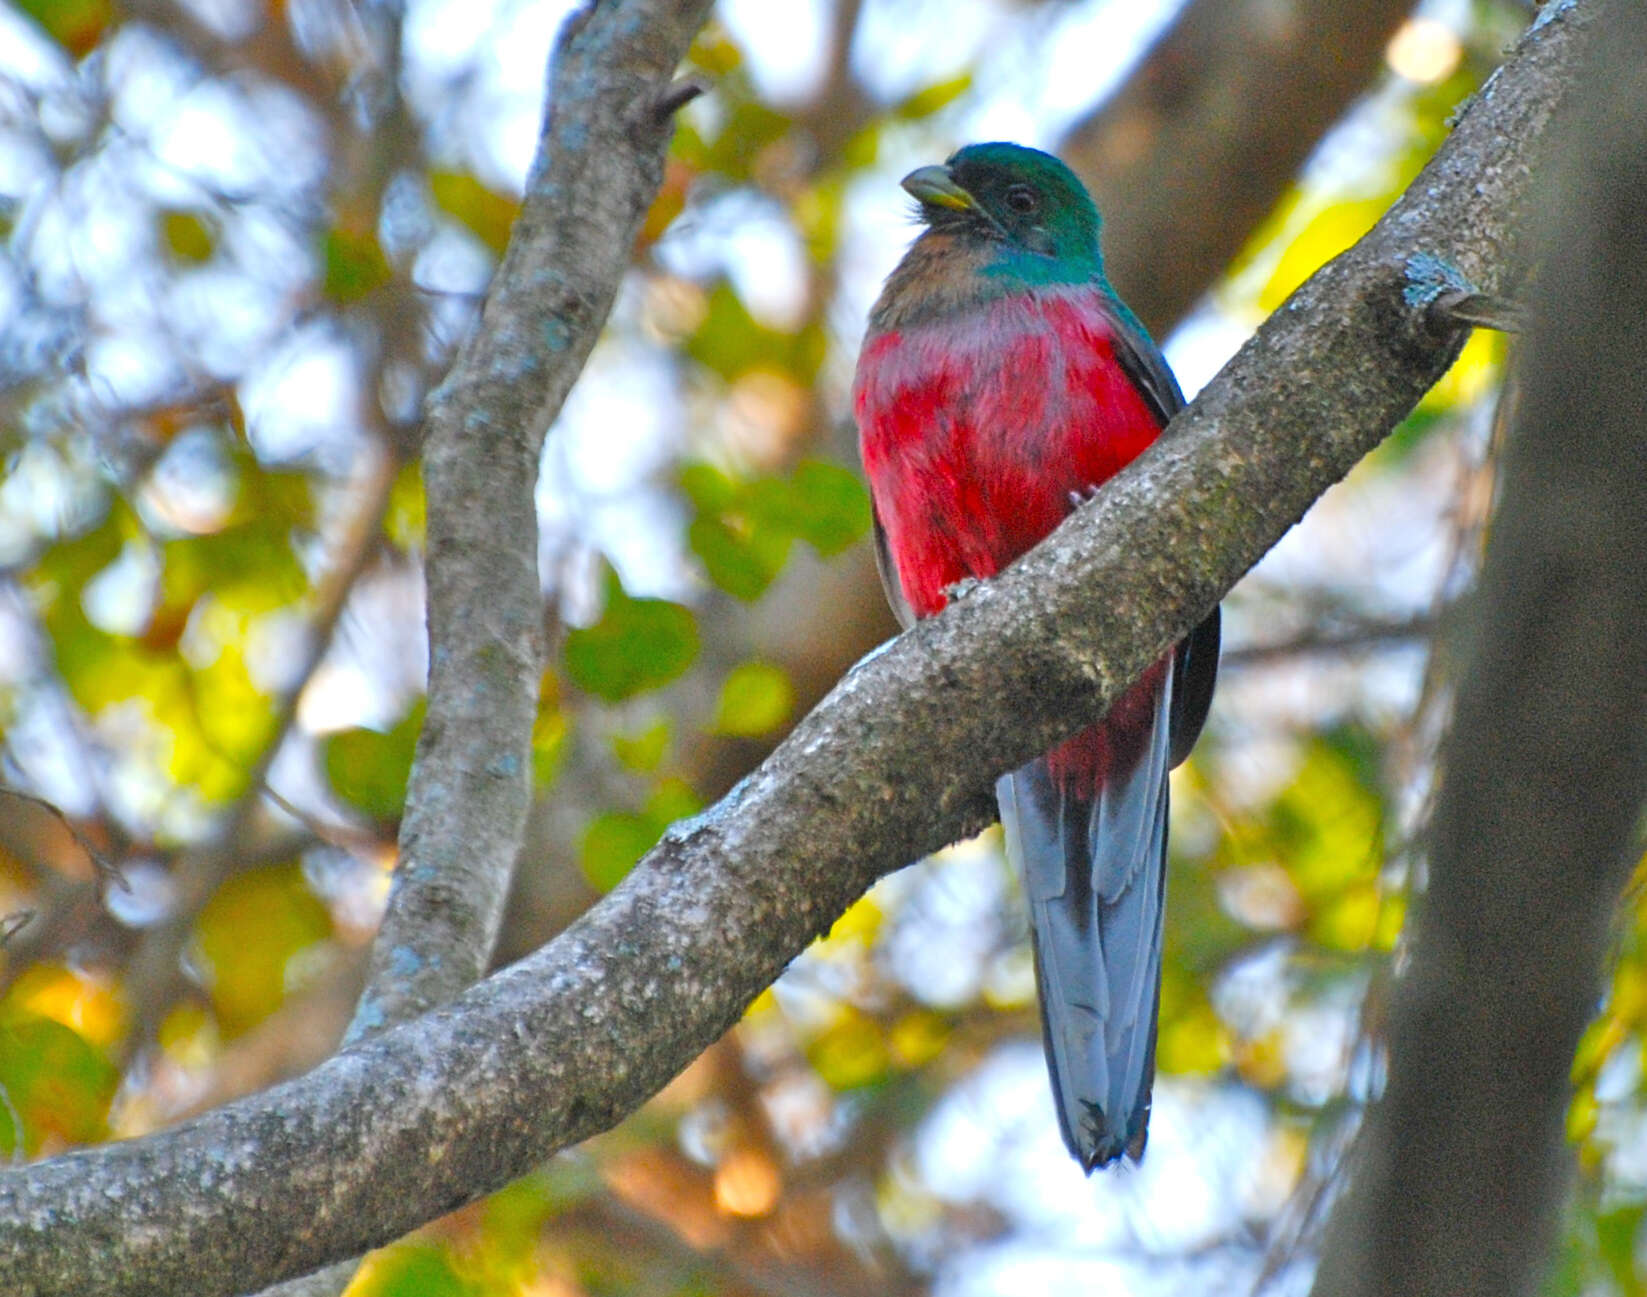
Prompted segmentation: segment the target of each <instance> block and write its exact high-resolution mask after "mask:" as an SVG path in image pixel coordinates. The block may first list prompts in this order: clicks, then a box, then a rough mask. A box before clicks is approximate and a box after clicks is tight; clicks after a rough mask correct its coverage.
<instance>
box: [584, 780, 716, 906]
mask: <svg viewBox="0 0 1647 1297" xmlns="http://www.w3.org/2000/svg"><path fill="white" fill-rule="evenodd" d="M702 809H703V803H702V801H700V800H699V798H698V795H697V794H696V793H695V792H693V791H692V787H691V785H689V784H688V783H686V781H685V780H682V779H660V780H659V781H658V783H657V785H656V786H655V787H654V788H653V790H652V794H651V796H650V797H648V798H647V799H646V805H644V806H643V807H641V809H640V810H638V811H603V812H602V813H601V814H599V815H597V816H595V818H594V819H592V820H590V821H589V827H588V828H586V829H585V830H584V831H583V840H582V842H581V843H580V844H579V850H578V856H579V863H580V864H581V866H582V868H583V875H584V877H585V878H587V879H588V880H589V884H590V886H592V887H595V888H597V889H598V890H600V891H603V892H608V891H611V890H612V888H614V887H616V886H617V885H618V884H619V883H620V882H622V881H623V878H624V875H626V874H627V873H628V872H629V871H630V870H631V869H633V868H634V867H635V863H636V862H637V861H638V860H639V859H640V858H641V857H642V856H644V855H645V854H646V853H647V852H648V851H650V850H651V849H652V848H653V847H654V846H656V845H657V841H658V839H659V838H661V837H662V836H663V834H664V830H666V829H667V828H668V827H669V826H670V825H671V824H673V823H674V822H675V821H676V820H679V819H684V818H685V817H686V816H688V815H696V814H697V813H698V812H699V811H700V810H702Z"/></svg>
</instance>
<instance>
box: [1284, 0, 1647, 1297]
mask: <svg viewBox="0 0 1647 1297" xmlns="http://www.w3.org/2000/svg"><path fill="white" fill-rule="evenodd" d="M1586 43H1588V42H1586ZM1576 84H1577V85H1579V86H1582V87H1585V88H1586V93H1587V98H1588V99H1589V103H1588V105H1587V107H1586V110H1585V111H1582V112H1580V113H1575V114H1574V120H1572V121H1571V123H1570V125H1568V124H1567V123H1564V127H1565V129H1563V131H1562V132H1561V136H1560V142H1559V144H1557V145H1555V146H1553V147H1552V149H1551V155H1552V157H1555V158H1559V159H1560V160H1561V164H1560V165H1559V166H1557V167H1555V168H1553V170H1554V171H1555V175H1554V176H1552V178H1551V182H1550V185H1549V188H1548V192H1547V194H1546V195H1545V197H1546V198H1547V199H1548V200H1549V202H1548V205H1547V208H1546V211H1545V216H1546V220H1545V221H1544V234H1545V238H1544V241H1543V247H1542V252H1543V256H1542V257H1541V259H1540V263H1541V265H1542V270H1541V272H1540V275H1539V283H1538V284H1537V286H1536V287H1537V292H1536V295H1535V296H1534V299H1533V307H1534V311H1533V319H1534V323H1533V326H1532V333H1531V336H1530V338H1529V341H1528V345H1527V350H1526V353H1525V360H1524V364H1523V365H1522V366H1521V372H1522V376H1521V380H1520V381H1521V400H1520V403H1519V409H1518V413H1517V418H1516V421H1515V426H1514V428H1513V430H1512V432H1511V435H1510V438H1509V441H1508V443H1507V446H1506V449H1505V455H1504V472H1503V494H1502V497H1501V500H1500V504H1499V508H1498V513H1497V517H1496V519H1495V521H1494V524H1493V529H1492V543H1491V545H1490V546H1489V548H1488V550H1487V557H1486V563H1485V566H1484V567H1483V569H1482V573H1481V581H1480V587H1479V592H1478V594H1477V596H1476V598H1475V599H1474V600H1472V603H1471V607H1470V610H1469V612H1470V614H1471V615H1473V616H1474V617H1475V618H1476V619H1477V625H1476V626H1475V628H1474V631H1475V633H1474V634H1473V635H1471V636H1470V637H1469V638H1470V640H1471V642H1472V643H1473V644H1474V646H1475V647H1474V651H1473V653H1471V654H1470V656H1469V660H1468V662H1467V663H1466V665H1465V666H1464V668H1463V670H1462V672H1461V674H1460V678H1459V686H1458V701H1457V705H1456V711H1455V719H1454V724H1453V729H1452V733H1451V735H1450V736H1449V738H1448V740H1447V743H1446V746H1445V749H1444V751H1443V757H1442V767H1443V770H1444V774H1443V777H1442V783H1441V791H1440V796H1439V798H1438V801H1437V804H1436V811H1435V820H1434V826H1433V830H1432V841H1431V850H1430V882H1429V888H1428V891H1427V892H1426V893H1425V895H1424V896H1423V898H1422V900H1421V902H1420V904H1419V907H1418V909H1417V910H1416V912H1415V914H1414V920H1413V925H1412V932H1413V935H1412V938H1411V946H1410V950H1411V958H1410V960H1409V961H1408V964H1407V971H1406V973H1405V975H1404V976H1403V977H1402V978H1401V980H1400V982H1399V983H1398V986H1397V990H1396V994H1395V997H1394V1003H1393V1009H1392V1014H1391V1039H1390V1073H1389V1084H1388V1089H1387V1091H1386V1093H1385V1096H1384V1099H1383V1101H1382V1102H1381V1103H1379V1104H1378V1105H1376V1106H1375V1108H1374V1109H1373V1111H1372V1113H1371V1114H1370V1116H1369V1118H1368V1121H1367V1125H1366V1128H1365V1130H1364V1131H1363V1134H1362V1138H1361V1140H1360V1143H1359V1147H1358V1155H1357V1160H1356V1161H1355V1162H1354V1163H1353V1164H1352V1166H1353V1169H1352V1182H1353V1185H1354V1187H1353V1189H1352V1191H1351V1193H1350V1194H1349V1195H1348V1196H1347V1197H1346V1198H1345V1199H1344V1200H1343V1202H1342V1205H1341V1208H1340V1210H1339V1211H1338V1212H1337V1213H1336V1214H1335V1218H1334V1223H1333V1226H1332V1228H1331V1229H1330V1231H1329V1235H1328V1238H1329V1249H1328V1252H1327V1254H1326V1256H1325V1258H1324V1260H1323V1263H1322V1266H1321V1270H1320V1274H1319V1276H1318V1279H1317V1282H1316V1287H1315V1291H1316V1293H1318V1294H1332V1297H1372V1295H1373V1294H1396V1293H1400V1294H1403V1295H1404V1297H1426V1295H1429V1294H1434V1295H1435V1297H1440V1295H1441V1294H1446V1295H1447V1297H1489V1295H1490V1297H1516V1295H1517V1294H1524V1293H1531V1292H1534V1291H1536V1290H1537V1289H1538V1288H1539V1280H1540V1279H1541V1277H1542V1271H1543V1268H1544V1264H1545V1260H1546V1257H1547V1256H1548V1252H1549V1245H1550V1243H1551V1241H1552V1239H1553V1237H1554V1234H1555V1230H1556V1227H1557V1225H1558V1224H1559V1220H1560V1212H1561V1207H1562V1202H1563V1199H1564V1198H1565V1191H1566V1187H1567V1177H1568V1175H1569V1173H1570V1166H1571V1159H1570V1154H1569V1152H1568V1150H1567V1147H1566V1140H1565V1138H1564V1136H1563V1117H1564V1115H1565V1112H1566V1107H1567V1103H1568V1101H1569V1098H1570V1094H1571V1086H1570V1082H1569V1078H1568V1072H1569V1068H1570V1067H1571V1065H1572V1059H1573V1051H1574V1049H1575V1047H1576V1046H1577V1044H1578V1039H1579V1034H1580V1032H1581V1031H1582V1030H1583V1027H1584V1024H1585V1023H1586V1022H1587V1021H1588V1020H1589V1018H1590V1016H1591V1015H1592V1013H1593V1012H1594V1008H1595V1002H1596V997H1597V994H1598V993H1599V989H1600V987H1601V986H1602V984H1603V980H1602V975H1601V968H1602V961H1603V957H1604V954H1605V951H1606V947H1607V943H1608V936H1609V928H1610V921H1611V919H1612V917H1613V915H1614V914H1615V912H1616V907H1617V904H1618V898H1619V893H1620V891H1621V890H1622V888H1623V887H1624V884H1625V881H1626V879H1627V878H1628V876H1629V872H1630V867H1631V865H1632V864H1633V863H1634V860H1635V858H1636V857H1637V855H1638V854H1639V851H1640V847H1639V844H1638V843H1637V842H1636V838H1635V825H1636V823H1637V817H1638V815H1639V813H1640V811H1641V807H1642V804H1643V801H1644V800H1647V637H1644V636H1643V635H1642V626H1643V623H1644V622H1647V566H1644V565H1643V562H1642V555H1643V554H1647V508H1644V507H1643V504H1644V502H1643V495H1642V476H1641V465H1642V464H1643V463H1644V462H1647V424H1644V423H1643V411H1647V369H1644V368H1643V365H1642V357H1643V354H1644V352H1647V244H1644V243H1643V241H1642V230H1643V229H1647V11H1644V10H1643V9H1642V7H1641V6H1640V5H1639V4H1636V3H1630V2H1628V0H1609V3H1608V4H1607V5H1606V6H1605V7H1604V8H1603V9H1602V11H1601V16H1600V17H1598V20H1597V22H1596V24H1595V41H1594V52H1593V57H1591V58H1588V59H1586V60H1585V62H1584V65H1583V68H1582V71H1581V72H1580V75H1579V78H1578V80H1577V83H1576Z"/></svg>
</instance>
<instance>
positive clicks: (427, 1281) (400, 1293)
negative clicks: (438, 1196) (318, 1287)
mask: <svg viewBox="0 0 1647 1297" xmlns="http://www.w3.org/2000/svg"><path fill="white" fill-rule="evenodd" d="M363 1270H364V1272H365V1273H363V1274H362V1275H361V1277H360V1281H359V1284H358V1285H353V1284H352V1285H350V1287H351V1289H353V1288H356V1287H358V1289H359V1292H360V1295H361V1297H480V1293H481V1290H480V1288H479V1287H477V1286H476V1285H475V1284H473V1283H471V1282H469V1281H468V1280H467V1279H465V1278H464V1277H463V1276H462V1275H460V1274H458V1272H457V1271H456V1270H455V1269H453V1268H452V1261H451V1257H450V1255H449V1254H448V1252H447V1250H446V1249H445V1248H444V1247H440V1246H438V1245H436V1244H432V1243H425V1242H423V1241H422V1240H417V1241H414V1242H410V1243H397V1244H396V1245H395V1246H394V1247H391V1248H388V1249H386V1250H385V1251H383V1252H379V1253H378V1254H376V1255H375V1256H373V1257H371V1258H370V1259H369V1260H368V1261H367V1262H366V1265H365V1266H364V1267H363Z"/></svg>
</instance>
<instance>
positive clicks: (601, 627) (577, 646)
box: [563, 567, 698, 703]
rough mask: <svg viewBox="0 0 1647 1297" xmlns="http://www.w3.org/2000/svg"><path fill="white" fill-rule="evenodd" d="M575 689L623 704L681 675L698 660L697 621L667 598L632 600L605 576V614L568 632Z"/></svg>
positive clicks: (612, 574)
mask: <svg viewBox="0 0 1647 1297" xmlns="http://www.w3.org/2000/svg"><path fill="white" fill-rule="evenodd" d="M563 653H564V657H565V661H566V673H567V675H568V676H570V677H571V678H572V681H573V683H574V684H576V685H577V686H578V687H579V688H580V689H583V690H584V691H586V692H587V693H591V694H594V695H595V697H597V698H601V699H604V700H605V701H606V702H609V703H615V702H622V701H623V700H624V699H625V698H632V697H634V696H635V695H636V694H638V693H644V692H645V691H646V690H648V689H657V688H659V687H660V686H662V685H666V684H668V683H669V682H670V681H671V680H674V679H676V678H677V677H679V676H680V675H682V674H683V673H684V672H685V671H686V670H687V668H688V667H690V666H691V665H692V663H693V662H694V661H696V659H697V656H698V622H697V618H696V617H694V616H693V614H692V610H691V609H690V608H686V607H683V606H682V605H681V604H678V603H674V602H672V601H670V600H668V599H650V598H643V599H632V598H630V597H629V595H628V594H626V593H625V592H624V589H623V584H622V582H620V581H619V580H618V575H617V573H616V572H614V571H612V569H611V568H610V567H609V568H608V569H607V572H606V609H605V611H604V612H602V613H601V618H600V620H599V621H598V622H596V623H595V624H594V625H593V626H585V627H582V628H580V629H577V630H573V631H571V632H569V633H568V634H567V636H566V646H565V649H564V650H563Z"/></svg>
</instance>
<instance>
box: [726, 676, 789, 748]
mask: <svg viewBox="0 0 1647 1297" xmlns="http://www.w3.org/2000/svg"><path fill="white" fill-rule="evenodd" d="M794 706H795V691H794V690H793V689H792V688H791V687H790V684H789V677H788V676H786V675H785V674H784V673H783V671H782V669H780V668H779V667H775V666H773V665H771V664H770V663H767V662H745V663H743V664H742V665H741V666H737V667H734V668H733V669H732V671H731V673H730V674H729V675H728V676H727V677H726V682H725V683H724V684H723V685H722V686H721V696H720V700H719V701H718V702H717V703H716V704H715V719H714V721H713V722H712V723H711V726H710V728H711V730H712V731H713V732H714V733H716V734H730V735H737V736H742V737H748V736H751V735H756V734H766V733H768V732H769V731H771V730H775V729H777V727H778V726H780V725H782V724H783V723H784V722H785V721H786V720H788V719H789V713H790V712H791V710H793V708H794Z"/></svg>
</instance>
